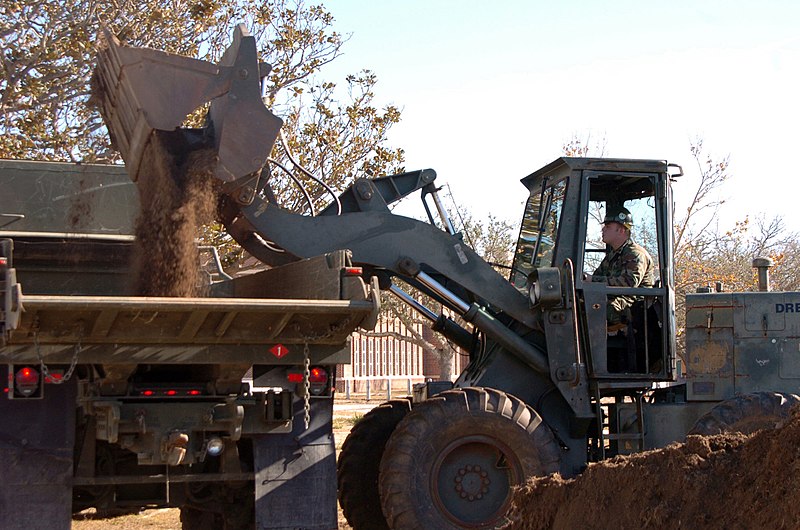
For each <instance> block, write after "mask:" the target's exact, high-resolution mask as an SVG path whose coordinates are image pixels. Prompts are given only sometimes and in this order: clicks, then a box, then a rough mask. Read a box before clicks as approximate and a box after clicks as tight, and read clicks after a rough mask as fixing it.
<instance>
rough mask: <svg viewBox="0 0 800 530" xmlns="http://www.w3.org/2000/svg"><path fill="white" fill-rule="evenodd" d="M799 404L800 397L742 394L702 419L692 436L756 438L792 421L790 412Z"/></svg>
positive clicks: (696, 425)
mask: <svg viewBox="0 0 800 530" xmlns="http://www.w3.org/2000/svg"><path fill="white" fill-rule="evenodd" d="M798 403H800V397H798V396H797V395H795V394H784V393H781V392H753V393H751V394H740V395H738V396H735V397H732V398H730V399H727V400H725V401H723V402H722V403H720V404H719V405H717V406H715V407H714V408H713V409H711V410H710V411H708V412H707V413H705V414H704V415H703V416H701V417H700V419H698V420H697V422H696V423H695V424H694V427H692V429H691V430H690V431H689V434H703V435H709V434H720V433H728V432H740V433H743V434H753V433H754V432H756V431H759V430H761V429H774V428H775V427H778V426H780V425H781V424H782V423H783V422H784V421H785V420H786V419H787V418H788V417H789V410H790V409H791V408H792V407H793V406H794V405H796V404H798Z"/></svg>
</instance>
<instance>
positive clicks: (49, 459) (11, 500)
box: [0, 365, 77, 530]
mask: <svg viewBox="0 0 800 530" xmlns="http://www.w3.org/2000/svg"><path fill="white" fill-rule="evenodd" d="M7 374H8V367H7V366H6V365H3V366H0V378H1V379H0V381H7ZM76 397H77V382H75V381H69V382H66V383H64V384H61V385H53V384H49V385H47V388H46V390H45V393H44V398H43V399H29V400H26V399H14V400H11V399H8V397H7V396H5V395H0V418H2V421H0V477H2V485H0V514H2V515H0V527H2V528H7V529H18V528H19V529H23V528H24V529H26V530H36V529H46V530H69V528H70V525H71V516H72V467H73V445H74V441H75V399H76Z"/></svg>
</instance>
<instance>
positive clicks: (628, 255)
mask: <svg viewBox="0 0 800 530" xmlns="http://www.w3.org/2000/svg"><path fill="white" fill-rule="evenodd" d="M654 277H655V276H654V273H653V258H651V257H650V254H649V253H648V252H647V251H646V250H645V249H644V248H643V247H642V246H640V245H637V244H636V243H634V242H633V240H631V239H630V238H628V240H627V241H625V243H623V244H622V246H621V247H619V248H618V249H617V250H613V251H611V252H610V253H609V254H607V255H606V257H605V258H604V259H603V261H602V262H601V263H600V266H599V267H597V270H596V271H595V272H594V274H592V281H593V282H603V283H605V284H608V285H609V286H611V287H652V286H653V285H654ZM638 298H640V297H635V296H613V297H609V300H608V306H607V317H608V322H609V324H616V323H619V322H620V321H621V316H622V315H623V314H624V313H625V310H626V309H627V308H629V307H630V306H631V305H633V303H634V302H635V301H636V300H637V299H638Z"/></svg>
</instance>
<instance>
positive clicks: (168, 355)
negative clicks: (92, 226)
mask: <svg viewBox="0 0 800 530" xmlns="http://www.w3.org/2000/svg"><path fill="white" fill-rule="evenodd" d="M21 306H22V311H21V313H20V315H19V317H20V318H19V322H18V324H17V326H16V329H12V330H9V332H8V336H7V338H6V346H5V347H4V348H0V361H6V362H26V361H33V360H36V359H37V358H38V356H40V355H41V356H42V357H44V358H46V359H47V360H48V361H50V362H60V361H65V362H68V361H69V359H70V358H71V357H72V353H71V352H72V351H73V350H74V348H75V346H76V345H78V346H79V347H80V350H81V355H80V359H81V362H103V363H107V362H114V359H115V357H118V358H119V361H118V362H131V361H134V362H219V361H220V360H221V359H220V358H219V357H218V356H217V355H216V354H215V352H219V353H222V352H224V356H225V359H224V360H225V362H236V361H238V362H242V361H245V362H259V361H262V362H263V355H265V354H268V348H269V347H270V346H271V345H274V344H279V343H280V344H284V345H291V344H303V343H314V344H329V345H332V346H336V347H337V349H338V348H341V346H342V345H343V344H344V343H346V341H347V338H348V336H349V335H350V333H352V332H353V331H354V330H355V329H356V328H357V327H358V326H359V324H361V323H363V322H365V321H368V320H369V319H370V318H371V317H374V314H375V311H376V309H377V307H376V302H374V301H369V300H366V301H364V300H291V299H247V298H159V297H115V296H68V297H64V296H45V295H26V296H22V297H21ZM31 346H34V347H31ZM217 346H218V347H219V348H217ZM62 358H63V359H62ZM235 360H236V361H235ZM273 360H274V359H273Z"/></svg>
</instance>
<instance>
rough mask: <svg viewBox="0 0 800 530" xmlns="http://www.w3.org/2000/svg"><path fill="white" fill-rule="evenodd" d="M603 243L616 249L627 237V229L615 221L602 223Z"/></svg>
mask: <svg viewBox="0 0 800 530" xmlns="http://www.w3.org/2000/svg"><path fill="white" fill-rule="evenodd" d="M601 233H602V236H603V243H605V244H606V245H611V248H613V249H614V250H616V249H618V248H619V247H620V246H621V245H622V244H623V243H624V242H625V241H626V240H627V239H628V230H627V229H626V228H625V226H624V225H621V224H620V223H615V222H613V221H612V222H608V223H603V229H602V232H601Z"/></svg>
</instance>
